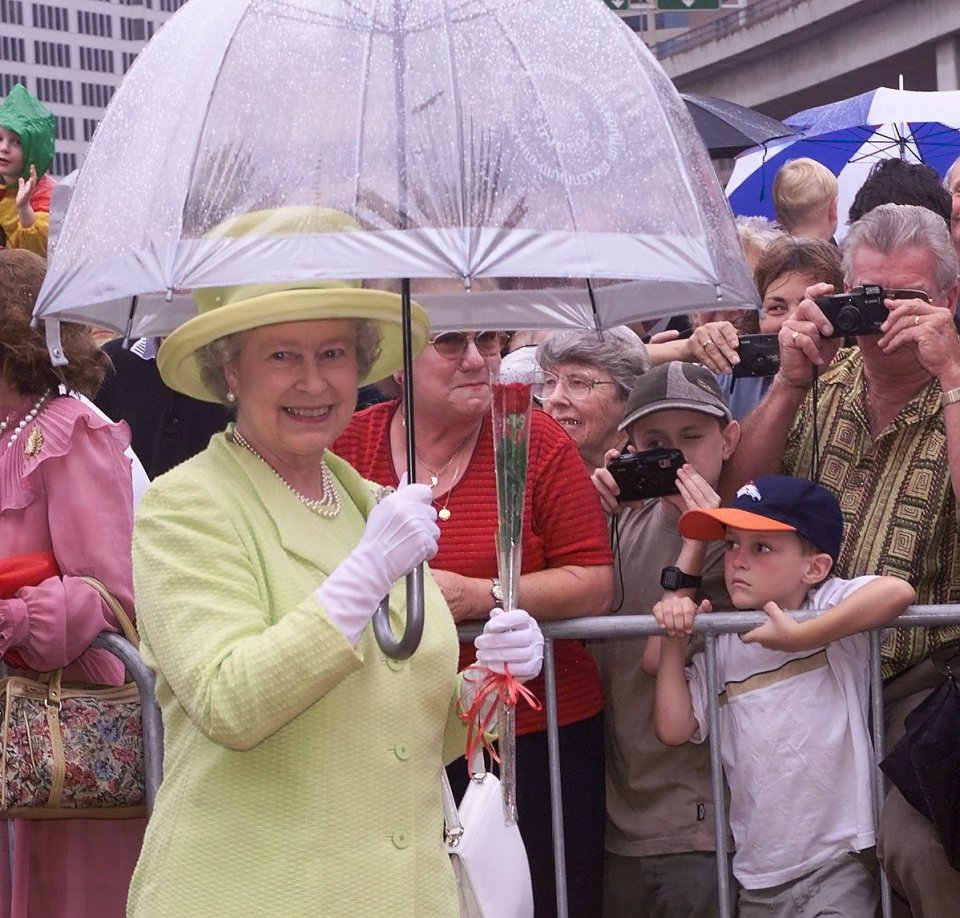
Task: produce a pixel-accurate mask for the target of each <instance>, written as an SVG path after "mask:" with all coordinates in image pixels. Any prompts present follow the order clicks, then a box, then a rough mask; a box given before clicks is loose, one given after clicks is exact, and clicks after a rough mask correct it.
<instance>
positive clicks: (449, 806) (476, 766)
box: [440, 746, 487, 845]
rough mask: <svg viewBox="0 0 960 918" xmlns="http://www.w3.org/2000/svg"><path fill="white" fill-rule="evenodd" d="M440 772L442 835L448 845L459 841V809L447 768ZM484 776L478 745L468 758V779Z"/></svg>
mask: <svg viewBox="0 0 960 918" xmlns="http://www.w3.org/2000/svg"><path fill="white" fill-rule="evenodd" d="M440 774H441V777H442V781H441V782H440V785H441V787H440V789H441V796H442V797H443V823H444V829H443V836H444V839H445V840H446V842H447V844H448V845H456V844H457V842H458V841H460V836H461V835H463V826H462V825H461V824H460V811H459V810H458V809H457V801H456V800H454V798H453V790H452V788H451V787H450V780H449V778H447V770H446V769H445V768H444V769H441V772H440ZM486 776H487V762H486V759H485V758H484V754H483V748H482V747H481V746H478V747H477V748H476V750H474V753H473V758H472V759H471V760H470V780H471V781H478V782H480V781H483V779H484V778H485V777H486Z"/></svg>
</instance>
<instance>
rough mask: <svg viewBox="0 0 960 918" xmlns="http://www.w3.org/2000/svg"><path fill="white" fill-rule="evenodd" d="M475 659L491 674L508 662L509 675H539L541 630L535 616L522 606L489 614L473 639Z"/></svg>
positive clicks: (524, 678)
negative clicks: (481, 629) (481, 632)
mask: <svg viewBox="0 0 960 918" xmlns="http://www.w3.org/2000/svg"><path fill="white" fill-rule="evenodd" d="M473 645H474V647H476V648H477V662H478V663H479V664H480V665H481V666H486V667H488V668H489V669H490V670H492V671H493V672H495V673H502V672H504V664H509V665H510V675H512V676H514V677H515V678H516V679H517V680H518V681H519V682H526V681H527V680H529V679H533V678H534V677H535V676H538V675H540V668H541V667H542V666H543V632H542V631H541V630H540V626H539V625H538V624H537V622H536V619H534V618H533V616H531V615H530V614H529V613H528V612H524V611H523V609H513V610H511V611H509V612H499V613H497V614H496V615H493V616H491V617H490V619H489V620H488V621H487V624H486V625H485V626H484V628H483V634H480V635H478V637H477V639H476V640H475V641H474V642H473Z"/></svg>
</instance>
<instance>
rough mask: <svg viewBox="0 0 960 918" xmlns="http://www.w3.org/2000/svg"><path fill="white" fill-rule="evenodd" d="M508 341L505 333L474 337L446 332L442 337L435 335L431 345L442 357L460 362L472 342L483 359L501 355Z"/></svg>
mask: <svg viewBox="0 0 960 918" xmlns="http://www.w3.org/2000/svg"><path fill="white" fill-rule="evenodd" d="M506 340H507V335H506V333H505V332H496V331H481V332H477V333H476V334H474V335H468V334H466V333H464V332H444V333H443V334H441V335H434V337H432V338H431V339H430V343H431V344H432V345H433V349H434V350H435V351H436V352H437V353H438V354H439V355H440V356H441V357H446V359H447V360H459V359H460V358H461V357H462V356H463V355H464V353H465V352H466V350H467V347H468V346H469V344H470V342H471V341H472V342H473V344H474V347H476V349H477V350H478V351H479V352H480V355H481V356H482V357H492V356H493V355H494V354H499V353H500V351H501V349H502V348H503V344H504V342H505V341H506Z"/></svg>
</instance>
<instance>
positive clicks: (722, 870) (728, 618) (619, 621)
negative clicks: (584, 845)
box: [457, 605, 960, 918]
mask: <svg viewBox="0 0 960 918" xmlns="http://www.w3.org/2000/svg"><path fill="white" fill-rule="evenodd" d="M789 614H790V615H791V617H792V618H793V619H794V620H796V621H805V620H807V619H809V618H813V617H814V616H815V615H817V614H818V613H817V612H814V611H810V610H805V611H799V612H790V613H789ZM766 620H767V615H766V614H765V613H764V612H711V613H710V614H709V615H702V616H698V617H697V619H696V620H695V621H694V633H696V634H700V635H702V636H703V638H704V640H705V648H704V649H705V652H706V662H707V665H708V668H709V670H710V671H712V672H714V673H715V667H716V656H715V653H716V646H715V641H716V636H717V635H718V634H728V633H742V632H744V631H749V630H750V629H751V628H755V627H757V626H758V625H761V624H763V623H764V622H765V621H766ZM952 624H960V605H951V606H946V605H944V606H933V605H927V606H911V607H910V608H909V609H908V610H907V611H906V612H905V613H904V614H903V615H901V616H900V617H899V618H898V619H896V621H894V622H892V623H891V624H889V625H887V626H886V628H921V627H922V628H932V627H936V626H942V625H952ZM540 627H541V629H542V631H543V634H544V637H545V639H546V641H545V644H546V647H545V650H544V678H545V681H546V698H545V699H544V702H545V703H544V710H545V711H546V715H547V750H548V756H549V770H550V787H551V797H552V800H551V812H552V817H553V847H554V856H555V870H556V884H557V916H558V918H567V915H568V909H567V895H566V875H565V869H564V862H563V851H564V838H563V802H562V799H561V797H560V745H559V726H558V724H559V720H558V716H557V693H556V684H555V679H556V670H555V667H554V666H553V646H552V645H553V642H554V641H555V640H565V639H576V640H622V639H626V638H637V637H650V636H653V635H658V634H662V633H663V632H661V631H660V629H659V627H658V626H657V622H656V619H655V618H654V617H653V616H652V615H612V616H598V617H596V618H576V619H566V620H564V621H551V622H542V623H541V625H540ZM482 628H483V626H482V624H479V623H471V624H469V625H460V626H459V627H458V628H457V632H458V634H459V636H460V640H461V641H467V642H469V641H472V640H473V639H474V638H475V637H476V636H477V635H478V634H480V632H481V630H482ZM884 630H885V629H884ZM880 637H881V631H880V630H874V631H872V632H870V693H871V719H872V724H871V729H872V733H873V745H874V761H875V762H876V763H877V764H879V762H880V761H881V760H882V759H883V757H884V717H883V681H882V678H881V670H880ZM714 681H715V680H714ZM707 718H708V721H709V734H710V740H709V741H710V771H711V784H712V788H713V793H714V799H715V800H722V799H723V796H722V787H723V772H722V766H721V759H720V740H719V735H720V734H719V729H718V725H719V702H718V699H717V697H716V695H715V694H713V693H709V694H708V696H707ZM873 779H874V794H875V804H876V815H877V816H878V817H879V812H880V808H881V806H882V804H883V799H884V796H885V795H886V786H885V779H884V776H883V773H882V772H881V771H880V769H879V768H876V769H875V770H874V775H873ZM520 818H521V820H522V819H523V814H521V815H520ZM714 831H715V841H716V860H717V886H718V893H719V895H718V898H719V900H720V901H719V903H718V914H719V915H720V916H721V918H730V915H731V911H732V910H731V906H730V897H729V893H730V889H729V887H730V883H729V874H728V871H727V819H726V813H725V812H724V808H723V807H714ZM880 906H881V914H882V915H883V918H890V916H891V915H892V914H893V910H892V902H891V893H890V883H889V881H888V880H887V877H886V876H885V875H884V873H883V870H882V869H881V871H880Z"/></svg>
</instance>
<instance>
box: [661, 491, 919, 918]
mask: <svg viewBox="0 0 960 918" xmlns="http://www.w3.org/2000/svg"><path fill="white" fill-rule="evenodd" d="M679 525H680V533H681V535H683V537H684V546H683V549H682V550H681V558H682V560H683V563H684V564H685V565H686V566H687V567H689V568H691V569H694V570H695V569H696V568H697V565H698V561H697V558H698V557H699V558H702V557H703V552H704V550H705V548H706V542H707V541H714V540H723V541H724V542H725V546H726V548H725V552H724V578H725V581H726V584H727V590H728V592H729V594H730V598H731V599H732V601H733V603H734V605H735V606H736V607H737V608H739V609H761V608H762V609H764V610H765V611H766V613H767V616H768V621H767V622H765V623H764V624H763V625H761V626H760V627H758V628H755V629H754V630H752V631H749V632H747V633H746V634H743V635H738V634H721V635H718V636H717V639H716V667H717V675H716V684H710V683H709V682H708V680H707V675H706V665H705V658H704V654H703V653H698V654H696V655H695V656H694V658H693V661H692V663H691V664H690V665H685V664H686V648H687V643H688V641H689V636H690V634H691V632H692V628H693V620H694V617H695V616H696V615H697V614H699V613H701V612H709V611H710V603H709V601H707V600H704V601H702V602H701V603H700V604H699V605H698V604H697V603H696V602H695V601H694V600H693V599H692V598H691V597H690V595H689V594H688V595H686V596H683V595H676V594H675V595H674V596H672V597H670V598H668V599H665V600H663V601H662V602H660V603H658V604H657V606H656V607H654V615H655V616H656V617H657V620H658V622H659V623H660V625H661V627H663V628H664V629H665V630H666V632H667V634H668V637H666V638H664V639H663V642H662V646H661V649H660V658H659V668H658V671H657V686H656V698H655V715H654V720H655V725H656V730H657V735H658V736H659V737H660V739H661V740H662V741H663V742H664V743H667V744H668V745H682V744H684V743H686V742H688V741H691V740H692V741H693V742H696V743H701V742H703V741H704V740H706V738H707V736H708V721H707V698H708V696H709V695H715V696H717V697H718V699H719V703H720V717H719V731H718V732H719V741H720V754H721V756H722V759H723V770H724V774H725V775H726V778H727V783H728V785H729V787H730V827H731V830H732V832H733V837H734V841H735V842H736V853H735V855H734V858H733V872H734V875H735V876H736V878H737V880H738V882H739V883H740V887H741V890H740V896H739V903H738V905H739V912H738V913H739V916H740V918H779V916H786V915H789V916H791V918H816V916H820V915H845V916H849V918H873V915H874V912H875V909H876V906H877V899H878V896H877V878H876V875H877V864H876V857H875V853H874V850H873V849H874V846H875V844H876V834H875V826H876V811H875V807H874V802H873V775H874V756H873V746H872V743H871V740H870V732H869V728H868V723H867V708H868V699H869V678H868V674H869V638H868V635H867V634H865V633H864V632H863V630H862V629H869V628H875V627H880V626H882V625H885V624H888V623H889V622H891V621H892V620H893V619H894V618H896V617H897V616H898V615H900V614H901V613H902V612H903V611H904V610H905V609H906V608H907V606H909V605H910V603H912V602H913V600H914V597H915V593H914V590H913V587H911V586H910V584H909V583H907V582H906V581H904V580H900V579H898V578H896V577H870V576H867V577H858V578H856V579H854V580H841V579H839V578H837V577H830V576H829V574H830V570H831V569H832V567H833V565H834V563H835V561H836V559H837V556H838V554H839V552H840V543H841V538H842V534H843V517H842V515H841V513H840V506H839V504H838V503H837V500H836V498H835V497H834V496H833V495H832V494H831V493H830V492H828V491H827V490H826V489H824V488H822V487H821V486H820V485H818V484H816V483H814V482H812V481H806V480H804V479H798V478H790V477H787V476H784V475H768V476H765V477H763V478H757V479H756V480H755V481H752V482H750V483H749V484H747V485H744V487H742V488H741V489H740V490H739V491H738V492H737V496H736V498H735V499H734V501H733V503H732V505H731V506H729V507H723V508H717V509H701V510H690V511H688V512H686V513H684V514H683V516H681V517H680V524H679ZM801 608H803V609H812V610H817V612H816V615H815V616H814V617H813V618H810V619H808V620H806V621H804V622H799V623H798V622H795V621H794V620H793V619H792V618H791V617H790V616H789V615H787V614H786V613H785V611H784V610H785V609H801Z"/></svg>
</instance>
